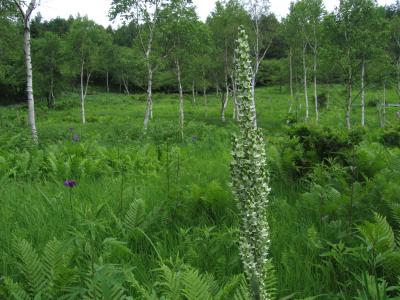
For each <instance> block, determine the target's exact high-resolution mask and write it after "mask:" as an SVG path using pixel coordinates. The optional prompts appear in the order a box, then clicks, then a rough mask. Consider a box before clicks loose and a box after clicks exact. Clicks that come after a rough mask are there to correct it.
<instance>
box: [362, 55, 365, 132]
mask: <svg viewBox="0 0 400 300" xmlns="http://www.w3.org/2000/svg"><path fill="white" fill-rule="evenodd" d="M361 126H363V127H364V126H365V62H364V60H363V62H362V64H361Z"/></svg>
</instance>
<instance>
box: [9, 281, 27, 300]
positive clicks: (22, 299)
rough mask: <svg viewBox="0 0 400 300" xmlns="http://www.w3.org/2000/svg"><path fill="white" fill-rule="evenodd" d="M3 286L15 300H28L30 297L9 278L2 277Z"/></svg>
mask: <svg viewBox="0 0 400 300" xmlns="http://www.w3.org/2000/svg"><path fill="white" fill-rule="evenodd" d="M3 282H4V286H5V288H6V290H7V291H8V293H9V294H10V295H11V296H12V297H13V298H14V299H15V300H30V299H31V297H30V296H29V294H28V293H27V292H26V291H25V290H24V289H23V288H22V287H21V286H20V285H19V284H17V283H15V282H14V281H13V280H12V279H11V278H9V277H4V278H3Z"/></svg>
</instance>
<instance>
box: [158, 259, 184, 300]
mask: <svg viewBox="0 0 400 300" xmlns="http://www.w3.org/2000/svg"><path fill="white" fill-rule="evenodd" d="M159 271H160V281H159V282H157V284H156V285H157V286H160V288H161V293H162V295H163V296H165V297H166V298H167V299H180V298H181V297H180V293H181V288H182V273H181V272H180V271H178V272H175V271H173V270H171V269H170V268H169V267H168V266H166V265H162V266H161V267H160V269H159Z"/></svg>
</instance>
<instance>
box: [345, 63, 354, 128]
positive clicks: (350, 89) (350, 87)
mask: <svg viewBox="0 0 400 300" xmlns="http://www.w3.org/2000/svg"><path fill="white" fill-rule="evenodd" d="M347 88H348V98H347V109H346V125H347V129H349V130H350V129H351V108H352V105H353V69H352V67H351V62H349V69H348V83H347Z"/></svg>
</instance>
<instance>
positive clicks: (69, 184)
mask: <svg viewBox="0 0 400 300" xmlns="http://www.w3.org/2000/svg"><path fill="white" fill-rule="evenodd" d="M64 186H66V187H69V188H73V187H75V186H76V181H75V180H65V181H64Z"/></svg>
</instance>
